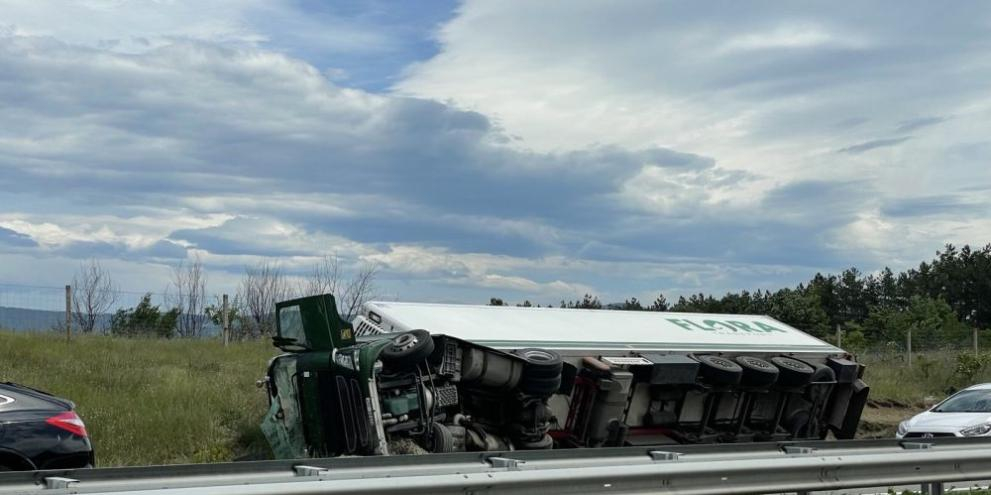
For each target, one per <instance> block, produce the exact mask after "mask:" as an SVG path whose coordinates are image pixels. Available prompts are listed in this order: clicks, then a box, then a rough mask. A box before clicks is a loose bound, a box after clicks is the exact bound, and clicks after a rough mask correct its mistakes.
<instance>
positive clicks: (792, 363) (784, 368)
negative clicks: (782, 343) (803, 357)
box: [771, 356, 815, 387]
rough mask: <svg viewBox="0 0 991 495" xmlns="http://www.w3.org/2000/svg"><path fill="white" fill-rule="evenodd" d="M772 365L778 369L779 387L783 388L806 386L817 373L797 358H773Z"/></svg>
mask: <svg viewBox="0 0 991 495" xmlns="http://www.w3.org/2000/svg"><path fill="white" fill-rule="evenodd" d="M771 363H773V364H774V365H775V366H777V367H778V385H781V386H783V387H801V386H803V385H806V384H808V383H809V381H811V380H812V374H813V373H815V368H813V367H812V366H810V365H809V364H808V363H806V362H805V361H799V360H797V359H795V358H790V357H786V356H776V357H772V358H771Z"/></svg>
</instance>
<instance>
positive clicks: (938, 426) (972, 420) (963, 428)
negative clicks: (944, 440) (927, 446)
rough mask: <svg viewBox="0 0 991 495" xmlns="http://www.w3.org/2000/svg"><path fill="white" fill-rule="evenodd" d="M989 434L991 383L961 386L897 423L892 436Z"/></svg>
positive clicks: (920, 436) (969, 435)
mask: <svg viewBox="0 0 991 495" xmlns="http://www.w3.org/2000/svg"><path fill="white" fill-rule="evenodd" d="M989 434H991V383H982V384H980V385H974V386H972V387H968V388H965V389H963V390H961V391H959V392H957V393H955V394H953V395H951V396H949V397H947V398H946V399H944V400H943V401H942V402H940V403H939V404H936V405H935V406H933V407H932V408H931V409H929V410H928V411H925V412H921V413H919V414H916V415H915V416H913V417H912V418H910V419H908V420H905V421H902V422H901V424H900V425H898V432H897V433H895V437H896V438H934V437H981V436H989Z"/></svg>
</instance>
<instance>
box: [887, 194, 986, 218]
mask: <svg viewBox="0 0 991 495" xmlns="http://www.w3.org/2000/svg"><path fill="white" fill-rule="evenodd" d="M985 207H986V205H982V204H981V203H979V202H976V201H974V200H971V199H968V198H967V197H966V196H963V195H955V194H938V195H930V196H921V197H914V198H897V199H892V200H889V201H887V202H885V204H884V205H882V207H881V212H882V213H883V214H884V215H886V216H889V217H920V216H933V215H954V216H956V217H958V218H959V217H965V216H970V215H975V214H983V213H985V212H986V211H987V210H986V209H985Z"/></svg>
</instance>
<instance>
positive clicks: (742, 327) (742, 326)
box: [726, 320, 760, 332]
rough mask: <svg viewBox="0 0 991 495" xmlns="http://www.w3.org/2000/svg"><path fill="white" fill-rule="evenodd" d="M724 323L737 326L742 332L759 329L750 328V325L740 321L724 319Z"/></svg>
mask: <svg viewBox="0 0 991 495" xmlns="http://www.w3.org/2000/svg"><path fill="white" fill-rule="evenodd" d="M726 324H727V325H733V326H734V327H736V328H739V329H740V330H743V331H744V332H759V331H760V330H757V329H754V328H750V325H747V324H746V323H744V322H742V321H734V320H726Z"/></svg>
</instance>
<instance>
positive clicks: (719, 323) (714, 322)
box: [702, 320, 739, 332]
mask: <svg viewBox="0 0 991 495" xmlns="http://www.w3.org/2000/svg"><path fill="white" fill-rule="evenodd" d="M702 323H705V324H706V325H709V326H710V327H715V328H716V329H717V330H718V329H719V328H718V327H725V328H728V329H730V330H732V331H734V332H738V331H739V330H737V329H736V327H734V326H732V325H727V324H726V323H725V322H722V321H719V320H703V321H702Z"/></svg>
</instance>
